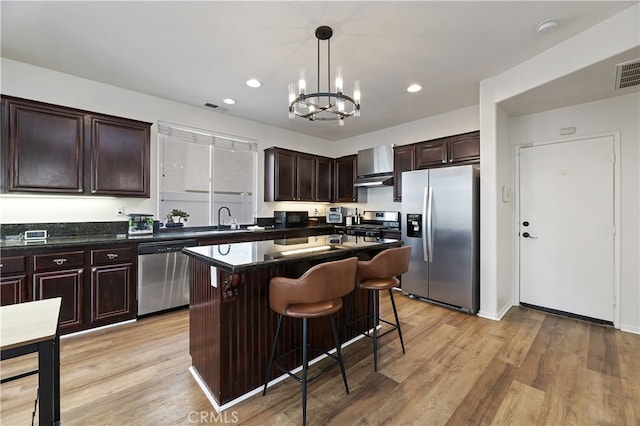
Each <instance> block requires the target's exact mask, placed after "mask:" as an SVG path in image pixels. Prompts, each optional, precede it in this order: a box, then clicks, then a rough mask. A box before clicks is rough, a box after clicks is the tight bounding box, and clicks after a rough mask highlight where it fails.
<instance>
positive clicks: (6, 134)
mask: <svg viewBox="0 0 640 426" xmlns="http://www.w3.org/2000/svg"><path fill="white" fill-rule="evenodd" d="M2 106H3V111H2V112H3V113H2V150H3V154H4V155H3V156H4V158H5V160H4V161H5V163H4V165H5V167H4V170H5V173H3V178H4V179H5V185H3V186H4V188H5V189H6V190H7V191H21V192H22V191H24V192H61V193H76V194H77V193H82V192H83V191H84V181H83V176H84V169H83V165H84V147H85V143H84V136H85V131H84V114H83V113H82V112H79V111H72V110H67V109H64V108H60V107H56V106H54V105H47V104H41V103H34V102H30V101H22V100H17V99H9V98H6V99H5V98H3V99H2Z"/></svg>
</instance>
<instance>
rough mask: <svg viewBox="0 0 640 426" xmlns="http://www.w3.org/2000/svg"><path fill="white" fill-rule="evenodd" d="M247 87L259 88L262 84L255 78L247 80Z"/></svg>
mask: <svg viewBox="0 0 640 426" xmlns="http://www.w3.org/2000/svg"><path fill="white" fill-rule="evenodd" d="M247 86H249V87H260V86H262V83H260V81H259V80H256V79H255V78H252V79H249V80H247Z"/></svg>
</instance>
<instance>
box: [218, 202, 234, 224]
mask: <svg viewBox="0 0 640 426" xmlns="http://www.w3.org/2000/svg"><path fill="white" fill-rule="evenodd" d="M222 209H225V210H226V211H227V213H228V214H229V217H231V210H229V207H227V206H222V207H220V208H219V209H218V226H222V222H220V211H222Z"/></svg>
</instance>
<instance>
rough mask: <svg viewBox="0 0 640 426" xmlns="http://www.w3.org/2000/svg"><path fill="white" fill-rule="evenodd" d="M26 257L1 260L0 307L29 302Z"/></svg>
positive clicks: (4, 257)
mask: <svg viewBox="0 0 640 426" xmlns="http://www.w3.org/2000/svg"><path fill="white" fill-rule="evenodd" d="M26 267H27V264H26V256H2V259H0V306H5V305H13V304H14V303H22V302H26V301H27V300H29V293H28V292H29V286H28V279H27V272H26V270H27V269H26Z"/></svg>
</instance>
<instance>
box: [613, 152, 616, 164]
mask: <svg viewBox="0 0 640 426" xmlns="http://www.w3.org/2000/svg"><path fill="white" fill-rule="evenodd" d="M613 164H616V153H615V152H614V153H613Z"/></svg>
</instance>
